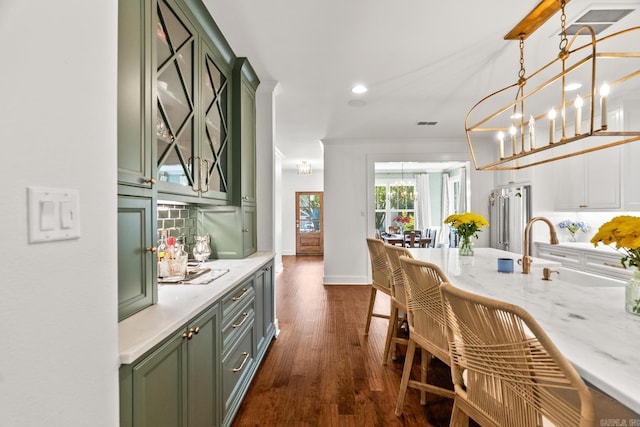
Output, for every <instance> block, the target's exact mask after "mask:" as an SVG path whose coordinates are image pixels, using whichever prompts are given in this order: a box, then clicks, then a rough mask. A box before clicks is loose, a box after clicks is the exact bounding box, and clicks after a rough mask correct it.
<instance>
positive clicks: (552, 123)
mask: <svg viewBox="0 0 640 427" xmlns="http://www.w3.org/2000/svg"><path fill="white" fill-rule="evenodd" d="M555 132H556V110H554V109H553V108H552V109H551V110H549V144H553V139H554V136H555Z"/></svg>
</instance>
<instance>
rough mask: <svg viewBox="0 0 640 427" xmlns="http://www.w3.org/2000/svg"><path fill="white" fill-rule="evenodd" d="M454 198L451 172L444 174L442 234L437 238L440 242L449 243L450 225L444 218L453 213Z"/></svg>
mask: <svg viewBox="0 0 640 427" xmlns="http://www.w3.org/2000/svg"><path fill="white" fill-rule="evenodd" d="M452 202H453V199H451V198H450V197H449V174H447V173H443V174H442V226H441V228H440V235H439V236H438V238H437V241H438V243H446V244H447V245H448V244H449V229H450V227H449V225H447V224H445V223H444V220H445V219H447V217H448V216H449V215H450V214H451V212H452V209H451V203H452Z"/></svg>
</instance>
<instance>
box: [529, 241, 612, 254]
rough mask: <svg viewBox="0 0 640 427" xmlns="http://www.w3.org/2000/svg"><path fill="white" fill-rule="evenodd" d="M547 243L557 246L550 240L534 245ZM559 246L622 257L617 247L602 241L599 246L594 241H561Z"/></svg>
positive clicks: (547, 244)
mask: <svg viewBox="0 0 640 427" xmlns="http://www.w3.org/2000/svg"><path fill="white" fill-rule="evenodd" d="M541 244H542V245H546V246H556V245H551V243H549V242H539V241H536V242H534V245H541ZM557 246H561V247H562V248H567V249H575V250H578V251H581V252H594V253H599V254H603V253H604V254H607V255H616V256H619V257H622V254H621V253H620V252H619V251H617V250H616V248H615V247H613V246H609V245H603V244H602V243H600V244H599V245H598V246H593V243H588V242H560V243H558V245H557Z"/></svg>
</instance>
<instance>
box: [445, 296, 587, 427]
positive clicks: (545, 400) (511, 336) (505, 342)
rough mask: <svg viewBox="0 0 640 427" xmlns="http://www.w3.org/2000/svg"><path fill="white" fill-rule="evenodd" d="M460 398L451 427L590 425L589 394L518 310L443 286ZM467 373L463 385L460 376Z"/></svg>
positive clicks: (525, 314) (543, 335) (457, 397)
mask: <svg viewBox="0 0 640 427" xmlns="http://www.w3.org/2000/svg"><path fill="white" fill-rule="evenodd" d="M440 290H441V293H442V300H443V307H444V311H445V316H446V324H447V335H448V340H449V352H450V354H451V365H450V366H451V376H452V379H453V384H454V389H455V399H454V404H453V411H452V414H451V425H452V426H453V425H455V426H462V425H468V423H469V417H471V418H472V419H473V420H474V421H475V422H477V423H479V424H480V425H481V426H505V427H510V426H522V427H529V426H542V425H543V424H544V425H545V426H546V425H556V426H583V427H586V426H593V425H596V420H595V416H594V406H593V402H592V396H591V392H590V390H589V388H588V387H587V386H586V385H585V383H584V382H583V381H582V379H581V378H580V376H579V375H578V373H577V372H576V370H575V369H574V367H573V366H572V365H571V363H569V362H568V361H567V359H566V358H565V357H564V356H563V355H562V354H561V353H560V351H559V350H558V349H557V348H556V347H555V345H554V344H553V342H551V340H550V339H549V337H548V336H547V334H546V333H545V332H544V331H543V330H542V328H541V327H540V326H539V325H538V323H537V322H536V321H535V320H534V319H533V317H532V316H531V315H530V314H529V313H528V312H527V311H525V310H524V309H522V308H521V307H518V306H515V305H512V304H508V303H506V302H502V301H498V300H493V299H490V298H487V297H483V296H480V295H476V294H472V293H469V292H466V291H464V290H462V289H459V288H456V287H454V286H453V285H451V284H450V283H444V284H443V285H442V286H441V287H440ZM463 372H465V381H464V382H463V380H462V376H463Z"/></svg>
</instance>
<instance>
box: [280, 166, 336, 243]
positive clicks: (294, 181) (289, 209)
mask: <svg viewBox="0 0 640 427" xmlns="http://www.w3.org/2000/svg"><path fill="white" fill-rule="evenodd" d="M325 163H326V162H325ZM323 190H324V182H323V171H322V170H321V169H318V170H316V169H314V170H313V173H312V174H311V175H298V173H297V171H296V170H294V169H284V170H283V171H282V186H281V192H282V221H281V224H282V255H295V254H296V191H323ZM325 197H326V195H325ZM324 203H325V209H326V204H327V201H326V199H324ZM324 212H325V221H324V227H325V228H324V230H325V237H324V238H325V251H324V252H325V255H326V253H327V246H326V241H327V232H328V230H327V220H326V210H325V211H324Z"/></svg>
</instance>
